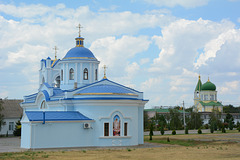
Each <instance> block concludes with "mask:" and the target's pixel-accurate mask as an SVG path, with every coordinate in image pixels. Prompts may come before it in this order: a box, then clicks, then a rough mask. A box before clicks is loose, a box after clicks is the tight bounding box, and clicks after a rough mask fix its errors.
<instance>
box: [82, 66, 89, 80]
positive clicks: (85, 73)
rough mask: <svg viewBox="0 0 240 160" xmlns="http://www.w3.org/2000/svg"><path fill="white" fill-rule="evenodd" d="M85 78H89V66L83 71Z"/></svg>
mask: <svg viewBox="0 0 240 160" xmlns="http://www.w3.org/2000/svg"><path fill="white" fill-rule="evenodd" d="M83 79H84V80H88V69H87V68H85V69H84V71H83Z"/></svg>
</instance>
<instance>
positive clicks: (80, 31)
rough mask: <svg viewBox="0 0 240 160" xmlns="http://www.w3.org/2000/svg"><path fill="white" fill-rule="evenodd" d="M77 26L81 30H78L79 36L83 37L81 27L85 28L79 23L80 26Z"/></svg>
mask: <svg viewBox="0 0 240 160" xmlns="http://www.w3.org/2000/svg"><path fill="white" fill-rule="evenodd" d="M77 28H78V29H79V31H78V34H79V36H78V37H81V28H83V27H82V26H81V24H80V23H79V24H78V26H77Z"/></svg>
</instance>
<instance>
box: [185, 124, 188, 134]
mask: <svg viewBox="0 0 240 160" xmlns="http://www.w3.org/2000/svg"><path fill="white" fill-rule="evenodd" d="M185 134H188V126H186V128H185Z"/></svg>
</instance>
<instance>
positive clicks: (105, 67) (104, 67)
mask: <svg viewBox="0 0 240 160" xmlns="http://www.w3.org/2000/svg"><path fill="white" fill-rule="evenodd" d="M103 69H104V77H103V79H107V77H106V69H107V66H106V65H104V66H103Z"/></svg>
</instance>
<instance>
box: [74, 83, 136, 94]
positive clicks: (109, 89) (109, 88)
mask: <svg viewBox="0 0 240 160" xmlns="http://www.w3.org/2000/svg"><path fill="white" fill-rule="evenodd" d="M78 93H134V92H132V91H130V90H128V89H125V88H123V87H119V86H116V85H109V84H99V85H94V86H91V87H88V88H86V89H83V90H81V91H79V92H77V94H78Z"/></svg>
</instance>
